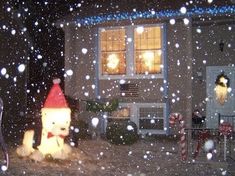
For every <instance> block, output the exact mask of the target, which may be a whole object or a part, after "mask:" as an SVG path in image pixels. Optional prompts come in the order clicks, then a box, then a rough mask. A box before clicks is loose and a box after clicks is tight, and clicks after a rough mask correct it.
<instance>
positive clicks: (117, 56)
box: [100, 29, 126, 75]
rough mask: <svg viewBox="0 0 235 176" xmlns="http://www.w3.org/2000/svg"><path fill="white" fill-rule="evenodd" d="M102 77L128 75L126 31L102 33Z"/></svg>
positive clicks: (103, 31) (118, 30) (106, 31)
mask: <svg viewBox="0 0 235 176" xmlns="http://www.w3.org/2000/svg"><path fill="white" fill-rule="evenodd" d="M100 45H101V63H102V75H120V74H125V73H126V58H125V52H126V50H125V48H126V47H125V29H112V30H110V29H109V30H105V29H104V30H102V31H101V40H100Z"/></svg>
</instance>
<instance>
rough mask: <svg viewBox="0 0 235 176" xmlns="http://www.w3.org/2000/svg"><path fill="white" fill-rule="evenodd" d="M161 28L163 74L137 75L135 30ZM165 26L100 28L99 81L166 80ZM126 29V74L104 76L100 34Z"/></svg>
mask: <svg viewBox="0 0 235 176" xmlns="http://www.w3.org/2000/svg"><path fill="white" fill-rule="evenodd" d="M141 26H142V27H160V30H161V51H162V54H161V59H162V60H161V61H162V64H161V65H162V70H161V73H156V74H136V65H135V64H136V63H135V50H134V43H135V41H134V29H135V28H137V27H141ZM165 27H166V26H165V24H163V23H157V24H143V25H133V26H132V25H130V26H112V27H99V28H98V58H97V60H98V75H99V79H101V80H110V79H156V78H164V72H165V69H166V61H165V56H166V46H165V42H166V41H165V40H166V37H165ZM120 28H124V29H125V35H126V41H125V44H126V74H120V75H112V74H110V75H109V74H107V75H103V74H102V58H101V46H100V33H101V31H103V30H104V29H106V30H108V29H120ZM127 38H131V39H132V41H131V42H128V41H127Z"/></svg>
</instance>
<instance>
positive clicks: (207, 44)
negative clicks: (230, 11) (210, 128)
mask: <svg viewBox="0 0 235 176" xmlns="http://www.w3.org/2000/svg"><path fill="white" fill-rule="evenodd" d="M198 30H201V32H200V33H199V32H197V31H198ZM192 34H193V35H192V36H193V44H192V49H193V77H194V79H193V89H192V91H193V92H192V93H193V102H192V104H193V109H199V110H200V111H201V112H202V114H203V115H206V100H205V98H206V97H207V95H206V67H207V66H234V64H235V59H234V58H235V47H234V46H235V36H234V34H235V23H234V21H231V20H230V19H228V20H227V19H223V20H217V21H216V20H215V21H205V22H204V23H202V22H197V21H195V22H194V24H193V29H192ZM221 40H222V41H223V42H224V50H223V51H220V48H219V43H220V42H221ZM198 72H199V73H201V74H202V76H198V75H197V73H198Z"/></svg>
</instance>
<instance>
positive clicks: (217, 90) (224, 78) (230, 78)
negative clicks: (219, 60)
mask: <svg viewBox="0 0 235 176" xmlns="http://www.w3.org/2000/svg"><path fill="white" fill-rule="evenodd" d="M206 85H207V104H206V126H207V127H208V128H218V124H219V121H218V113H220V114H222V115H235V96H234V95H235V68H234V67H229V66H208V67H207V68H206Z"/></svg>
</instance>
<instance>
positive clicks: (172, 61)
mask: <svg viewBox="0 0 235 176" xmlns="http://www.w3.org/2000/svg"><path fill="white" fill-rule="evenodd" d="M189 20H190V23H189V24H188V25H185V24H184V22H183V20H182V19H177V20H176V23H175V24H174V25H171V24H169V22H168V21H160V20H159V19H156V20H140V21H138V24H154V23H156V24H158V23H164V24H165V34H164V35H165V37H166V41H165V46H166V47H165V62H166V64H165V68H164V69H166V70H167V71H166V72H165V74H164V78H163V79H161V78H160V79H159V78H158V79H127V80H126V81H127V82H128V81H130V83H137V84H138V85H139V96H138V97H135V98H121V97H120V92H119V80H118V79H112V80H104V79H102V80H99V79H98V74H97V69H98V55H97V54H98V27H99V26H98V25H97V26H89V27H76V26H74V25H69V26H66V27H65V28H64V30H65V41H66V43H65V58H66V66H65V69H72V70H73V71H74V74H73V75H72V76H71V77H69V76H68V77H66V79H65V92H66V94H67V95H70V96H71V97H74V98H79V99H84V100H86V99H95V98H96V97H97V95H100V96H101V98H107V97H110V98H112V97H120V101H121V102H126V103H127V102H137V103H138V102H141V103H151V102H152V103H166V104H167V105H169V107H168V108H169V109H168V112H167V114H168V115H169V113H172V112H179V113H181V114H182V115H183V116H184V117H185V119H186V126H187V127H191V123H192V122H191V114H192V111H193V109H195V108H199V109H200V110H202V111H203V112H204V111H205V103H206V102H205V98H206V83H205V79H206V66H211V65H231V64H234V60H233V58H234V52H235V51H234V47H231V48H228V47H226V46H225V51H224V52H221V51H219V49H218V43H216V44H213V43H214V41H216V42H218V40H220V39H221V38H223V40H224V41H226V44H227V43H231V46H234V45H235V44H234V41H235V40H234V38H232V37H231V36H232V35H231V34H232V33H234V29H235V28H234V24H232V25H231V27H232V30H231V31H230V32H229V33H228V32H227V30H226V29H227V27H228V26H227V25H226V24H224V25H218V26H217V25H212V26H208V25H202V24H204V23H202V22H201V23H200V24H198V25H195V24H196V23H194V19H189ZM110 25H112V24H111V23H109V24H104V25H100V26H101V27H103V26H110ZM113 25H128V24H127V22H126V21H125V22H123V24H122V23H120V22H119V23H118V24H117V23H114V24H113ZM192 25H193V26H192ZM198 26H200V29H201V30H202V33H201V34H199V33H197V32H196V29H197V28H198ZM206 31H209V32H206ZM205 41H207V42H205ZM176 44H178V47H176ZM199 45H200V49H197V46H199ZM82 48H86V49H87V50H88V52H87V54H83V53H82V51H81V50H82ZM206 52H208V53H209V54H208V55H206V54H205V53H206ZM76 58H77V59H76ZM215 58H218V59H215ZM203 60H206V64H203ZM179 63H180V64H179ZM199 68H200V69H201V72H202V82H200V83H199V81H198V77H197V75H196V74H197V72H198V69H199ZM87 75H89V76H90V79H86V76H87ZM164 79H166V81H167V84H164V83H163V80H164ZM92 85H96V88H97V89H92ZM160 87H164V88H165V91H164V92H161V91H160ZM147 89H149V90H147ZM86 92H88V93H89V96H85V93H86ZM82 106H85V105H82ZM93 115H94V114H93ZM91 116H92V115H91V114H90V113H88V112H85V111H84V112H83V113H81V117H82V118H86V119H89V118H88V117H91Z"/></svg>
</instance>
